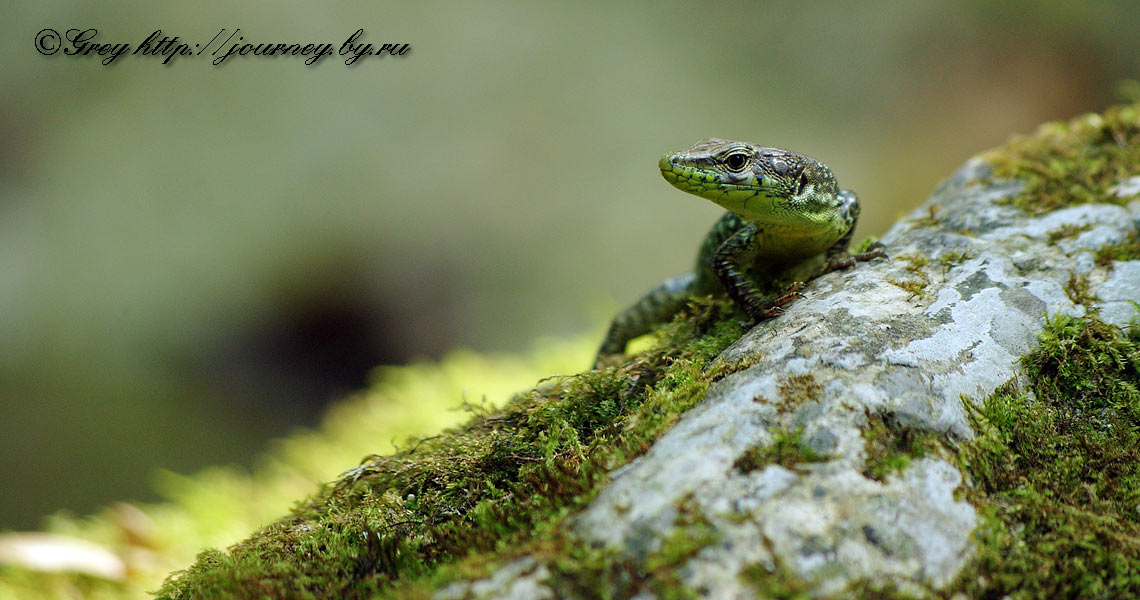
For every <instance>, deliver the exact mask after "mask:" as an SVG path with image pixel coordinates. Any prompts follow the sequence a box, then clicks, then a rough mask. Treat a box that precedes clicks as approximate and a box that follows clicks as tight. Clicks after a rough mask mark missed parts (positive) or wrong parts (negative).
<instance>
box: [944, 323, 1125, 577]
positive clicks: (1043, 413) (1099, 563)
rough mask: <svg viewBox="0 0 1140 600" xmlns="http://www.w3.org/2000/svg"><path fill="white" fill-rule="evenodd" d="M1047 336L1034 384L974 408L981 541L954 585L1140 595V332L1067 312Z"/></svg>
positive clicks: (970, 461)
mask: <svg viewBox="0 0 1140 600" xmlns="http://www.w3.org/2000/svg"><path fill="white" fill-rule="evenodd" d="M1039 340H1040V347H1039V348H1037V349H1036V350H1034V351H1032V352H1030V353H1029V354H1027V355H1026V356H1024V357H1023V358H1022V359H1021V364H1022V367H1023V368H1024V370H1025V373H1026V375H1027V377H1028V385H1027V386H1026V387H1025V388H1020V387H1018V386H1017V385H1016V384H1014V383H1013V382H1011V383H1009V384H1007V385H1006V386H1004V387H1003V388H1001V389H999V390H998V391H996V392H995V393H994V394H993V395H991V396H990V397H989V398H987V399H986V400H985V401H984V402H983V403H982V404H981V406H980V407H971V411H972V414H971V419H972V421H973V424H974V428H975V430H976V431H977V432H978V437H977V438H976V439H974V440H973V441H971V442H969V443H967V444H964V445H963V446H962V448H961V454H960V456H959V458H960V460H961V464H962V468H963V470H964V471H965V472H966V473H968V475H969V477H970V478H971V479H972V481H973V486H972V487H971V488H969V489H968V490H967V494H968V496H969V497H970V500H971V502H972V503H973V504H974V505H975V506H977V507H978V508H979V513H980V516H981V520H980V523H979V526H978V529H977V530H976V531H975V538H976V539H977V540H978V544H979V546H978V553H977V555H976V556H975V558H974V559H973V560H972V563H971V565H969V566H968V567H967V568H966V569H964V570H963V573H962V574H961V576H960V577H959V580H958V582H957V584H956V585H954V586H951V590H950V591H957V592H966V593H967V594H969V595H970V596H971V597H995V598H996V597H1003V596H1005V597H1010V598H1015V599H1018V598H1054V597H1063V598H1073V597H1082V598H1123V597H1140V331H1137V328H1135V327H1134V328H1132V329H1131V331H1130V332H1129V333H1123V332H1121V331H1120V330H1119V329H1117V328H1116V327H1114V326H1112V325H1109V324H1106V323H1104V322H1103V321H1101V320H1100V319H1099V318H1098V317H1097V316H1096V315H1090V316H1087V317H1084V318H1079V319H1078V318H1073V317H1069V316H1065V315H1058V316H1054V317H1052V318H1050V319H1048V320H1047V322H1046V327H1045V330H1044V331H1043V332H1042V333H1041V335H1040V336H1039ZM946 595H947V596H949V595H950V592H947V593H946ZM1006 595H1008V596H1006Z"/></svg>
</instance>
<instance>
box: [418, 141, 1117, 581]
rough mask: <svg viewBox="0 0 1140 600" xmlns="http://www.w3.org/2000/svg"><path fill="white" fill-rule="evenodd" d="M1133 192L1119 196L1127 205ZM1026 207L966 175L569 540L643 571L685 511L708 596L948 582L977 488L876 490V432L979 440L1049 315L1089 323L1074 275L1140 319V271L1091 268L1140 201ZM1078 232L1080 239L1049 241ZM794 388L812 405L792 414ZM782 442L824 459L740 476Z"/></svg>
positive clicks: (905, 485)
mask: <svg viewBox="0 0 1140 600" xmlns="http://www.w3.org/2000/svg"><path fill="white" fill-rule="evenodd" d="M1136 179H1137V178H1133V179H1131V180H1127V181H1125V182H1121V183H1120V184H1119V186H1117V189H1119V190H1125V191H1128V190H1132V189H1133V188H1134V187H1136V186H1137V185H1140V184H1137V183H1136V181H1134V180H1136ZM1020 189H1021V184H1020V183H1019V182H1016V181H1002V180H995V179H993V176H992V174H991V171H990V167H989V165H988V164H987V163H985V162H984V161H982V160H979V159H974V160H972V161H970V162H969V163H967V164H966V165H965V166H964V167H963V168H962V169H961V170H960V171H958V172H957V173H956V174H955V175H954V176H952V177H951V178H950V179H949V180H947V181H946V182H945V183H943V184H942V185H941V186H940V187H939V188H938V189H937V190H936V191H935V193H934V195H933V196H932V197H931V198H930V199H929V200H928V201H927V202H926V203H925V204H924V205H923V206H922V207H920V208H918V209H916V210H915V211H914V212H913V213H911V214H910V215H909V216H908V217H907V218H905V219H903V220H902V221H901V222H899V223H898V224H896V225H895V226H894V227H893V228H892V229H891V230H890V232H889V233H887V234H886V235H885V236H884V237H883V239H882V240H881V241H882V242H883V243H884V244H885V245H886V247H887V252H888V253H889V254H890V257H891V258H890V260H887V261H875V262H870V263H863V264H860V265H858V266H857V267H856V268H854V269H851V270H848V271H844V272H836V273H831V274H829V275H827V276H825V277H822V278H820V279H818V280H816V281H814V282H813V283H812V284H811V285H810V286H809V287H808V288H807V290H805V292H804V294H805V296H806V297H805V298H803V299H801V300H798V301H796V302H794V303H792V304H790V305H788V306H787V307H786V313H785V314H783V315H782V316H781V317H779V318H777V319H772V320H769V321H765V322H762V323H761V324H759V325H758V326H756V327H755V328H753V329H752V330H751V331H750V332H748V333H747V334H746V335H745V336H744V337H742V338H741V339H740V340H739V341H738V342H736V343H735V344H734V345H732V346H731V347H730V348H728V349H727V350H726V351H724V352H723V353H722V354H721V355H720V357H719V358H718V359H717V361H716V362H715V363H714V364H713V365H712V366H710V367H709V368H710V369H716V368H718V366H719V367H722V368H727V369H728V370H729V371H731V370H733V369H732V365H751V366H746V368H742V369H738V370H736V372H733V373H731V374H730V375H728V376H726V377H724V378H723V379H720V380H719V381H717V382H716V383H715V384H713V386H712V387H711V388H710V389H709V392H708V395H707V397H706V398H705V400H704V401H703V402H701V403H700V404H698V405H697V406H696V407H695V408H693V409H691V410H690V411H689V412H687V413H686V414H685V415H684V416H683V417H682V418H681V420H680V422H678V423H677V424H676V425H675V426H674V427H673V428H672V429H671V430H670V431H668V432H667V433H666V434H665V435H664V436H662V437H661V438H660V439H659V440H658V441H657V442H656V443H655V444H654V445H653V447H652V448H651V449H650V450H649V451H648V452H647V453H646V454H645V455H643V456H641V457H640V458H638V459H636V460H635V461H633V462H632V463H631V464H629V465H627V466H625V467H623V468H621V469H619V470H617V471H615V472H614V473H612V481H611V482H610V483H609V484H608V486H606V487H605V488H604V489H603V490H602V492H601V493H600V494H599V495H598V496H597V497H596V498H595V499H594V501H593V502H592V503H591V504H590V505H589V506H588V507H587V508H586V509H585V510H584V511H582V512H581V513H580V514H578V515H577V516H576V517H575V518H574V519H573V520H572V530H573V531H574V533H575V534H577V535H578V536H581V538H583V539H584V540H586V541H588V542H589V543H591V544H594V545H598V546H602V547H608V548H612V549H616V551H618V552H621V553H625V554H627V555H630V556H632V557H633V560H635V561H645V560H646V559H647V557H650V556H652V555H653V554H654V553H655V552H659V551H660V550H661V548H662V545H663V544H664V543H665V540H666V539H668V537H669V536H670V534H671V532H673V531H675V530H676V529H677V528H678V527H679V526H678V525H677V523H678V521H679V520H680V517H681V516H682V513H683V512H693V513H697V514H700V515H702V518H704V519H706V520H707V522H708V523H710V524H711V526H712V527H713V528H714V529H715V531H716V534H717V537H716V542H715V543H712V544H709V545H707V546H705V547H704V548H702V549H701V550H700V551H699V552H697V553H696V554H695V555H694V556H693V557H692V558H691V559H689V560H688V562H687V563H686V564H685V565H684V567H683V568H681V569H679V571H678V572H679V574H680V577H681V580H682V581H683V583H684V584H685V585H686V586H688V587H690V588H691V589H693V590H695V591H696V592H697V593H698V594H699V595H701V596H702V597H708V598H751V597H755V596H756V590H755V588H753V587H750V585H749V584H748V583H747V581H746V580H747V579H748V573H749V572H750V570H751V572H756V571H755V570H756V569H759V572H761V573H765V572H767V573H778V572H784V573H789V574H791V575H792V576H793V577H794V578H796V579H797V580H800V581H804V582H808V585H809V586H810V587H809V588H808V589H810V590H811V593H812V594H813V595H814V596H817V597H827V596H829V595H833V594H838V593H839V592H841V591H843V590H844V589H846V588H847V586H848V585H849V584H851V583H852V582H855V581H865V582H866V581H869V582H879V583H883V584H889V585H893V586H896V587H897V588H898V589H900V590H901V591H909V592H912V593H916V594H921V593H922V592H923V590H930V589H940V588H943V587H944V586H946V585H947V584H949V583H950V582H952V581H953V580H954V579H955V577H957V576H958V574H959V572H960V570H961V569H962V567H963V565H964V564H965V563H966V561H967V560H968V558H969V557H970V556H971V555H972V552H973V547H972V542H971V537H970V536H971V532H972V531H973V529H974V527H975V525H976V523H977V520H978V515H977V514H976V512H975V508H974V507H973V506H972V505H971V504H970V503H969V502H967V501H966V500H965V499H961V498H960V497H958V498H957V499H956V494H955V491H956V490H958V489H960V486H962V485H963V483H964V481H966V478H965V477H964V476H963V474H962V473H960V472H959V471H958V468H957V467H955V466H954V464H952V463H951V462H949V461H948V460H946V458H944V457H941V456H927V457H924V458H921V459H918V460H914V461H911V462H910V463H909V465H908V466H906V468H905V470H903V471H902V473H901V474H887V475H886V476H885V477H883V478H882V480H877V479H875V478H873V477H870V476H868V474H866V471H867V468H868V458H869V457H868V444H869V438H870V437H873V434H871V433H870V432H871V424H872V423H873V422H874V421H876V420H878V421H879V422H886V423H891V424H892V425H893V426H896V427H910V428H913V429H914V430H915V431H921V432H928V433H933V434H936V435H941V436H943V437H944V438H945V439H948V440H951V441H959V442H960V441H965V440H970V439H971V438H973V436H974V435H975V432H974V431H972V430H971V426H970V421H969V419H968V418H967V410H966V406H965V405H964V402H969V401H978V400H980V399H982V398H984V397H986V396H987V395H989V394H990V393H991V392H992V391H993V390H994V389H995V388H997V387H998V386H1000V385H1001V384H1003V383H1004V382H1006V381H1008V380H1010V379H1012V378H1014V377H1015V376H1016V375H1017V374H1018V366H1017V362H1016V361H1017V359H1018V358H1019V357H1020V356H1022V355H1024V354H1026V353H1027V352H1029V351H1030V350H1032V349H1033V348H1034V347H1035V346H1036V344H1037V341H1036V340H1037V335H1038V334H1039V333H1040V332H1041V330H1042V328H1043V326H1044V321H1045V315H1046V314H1054V313H1065V314H1069V315H1073V316H1081V315H1084V314H1085V313H1086V311H1087V310H1089V309H1090V308H1091V307H1087V306H1085V305H1082V304H1080V303H1078V302H1075V301H1074V299H1073V298H1071V297H1070V293H1071V289H1070V288H1071V286H1072V278H1073V277H1075V276H1078V275H1081V276H1086V277H1087V280H1088V282H1089V285H1090V292H1091V293H1092V294H1093V295H1095V296H1098V297H1099V299H1100V301H1099V302H1098V303H1096V304H1095V305H1093V306H1092V307H1095V308H1100V309H1101V310H1102V311H1103V314H1104V316H1105V318H1106V319H1107V320H1109V321H1110V322H1112V323H1115V324H1118V325H1121V324H1124V323H1127V321H1128V320H1129V319H1131V318H1133V317H1134V316H1136V307H1135V306H1134V305H1132V304H1131V303H1130V301H1131V300H1137V299H1140V261H1128V262H1120V263H1117V264H1116V265H1115V268H1114V269H1112V270H1111V272H1109V271H1108V270H1107V269H1105V268H1104V267H1101V266H1098V265H1097V264H1096V263H1095V261H1094V259H1093V253H1094V252H1095V251H1096V249H1098V248H1100V247H1102V246H1104V245H1107V244H1113V243H1118V242H1121V241H1122V240H1125V239H1127V238H1128V234H1129V232H1130V231H1131V230H1132V228H1133V227H1134V226H1135V225H1134V222H1137V221H1140V203H1136V202H1133V203H1132V204H1131V205H1129V206H1128V207H1127V208H1125V207H1122V206H1119V205H1117V204H1107V203H1106V204H1082V205H1077V206H1072V207H1068V208H1063V209H1060V210H1055V211H1053V212H1048V213H1045V214H1042V215H1038V216H1033V215H1031V214H1029V213H1028V212H1026V211H1023V210H1020V209H1018V208H1016V207H1014V206H1012V205H1011V204H1010V203H1009V202H1007V201H1008V200H1009V199H1010V198H1012V197H1013V196H1014V195H1016V194H1017V193H1018V192H1019V190H1020ZM1137 189H1140V188H1137ZM1129 193H1135V192H1129ZM1065 228H1069V230H1070V231H1072V232H1075V233H1074V234H1073V235H1072V236H1064V237H1062V238H1061V239H1059V240H1058V239H1055V237H1056V236H1055V234H1054V232H1057V231H1062V230H1064V229H1065ZM1051 238H1053V239H1051ZM1078 300H1079V299H1078ZM797 376H798V377H810V378H811V382H812V385H813V386H815V389H814V391H813V393H811V394H807V395H806V397H800V398H788V397H787V396H788V391H787V386H788V385H789V381H792V378H795V377H797ZM780 432H798V435H799V436H800V439H802V440H803V441H804V445H805V446H806V447H808V448H810V449H811V450H812V451H813V452H815V453H817V454H819V455H825V460H818V461H812V462H803V463H799V464H797V465H795V468H786V467H784V466H779V465H775V464H771V465H768V466H766V467H764V468H761V469H757V470H754V471H742V470H741V469H740V468H738V466H737V465H738V461H739V460H740V459H741V457H742V456H744V455H745V454H746V453H747V452H749V451H750V449H753V448H758V447H759V448H764V447H768V446H771V445H772V444H773V443H774V441H775V436H777V435H780ZM680 507H684V508H683V509H682V508H680ZM512 569H513V570H518V567H517V566H515V565H514V564H513V563H512V565H508V566H507V567H504V568H503V570H500V571H499V572H498V573H496V574H495V575H494V576H493V577H492V578H491V579H490V580H489V581H492V582H497V583H496V584H495V585H494V586H493V587H494V588H495V589H498V590H501V591H502V593H501V594H491V595H486V594H483V593H481V592H480V593H478V594H475V597H479V598H484V597H503V598H505V597H512V594H513V592H512V590H513V589H514V588H513V587H511V586H512V585H514V584H511V583H506V582H502V581H500V579H502V578H503V577H504V576H505V575H509V574H510V573H512V572H514V571H512ZM524 570H525V573H523V574H521V575H519V576H518V579H517V580H519V581H521V580H522V579H524V578H525V579H526V580H527V581H530V582H531V584H534V585H535V586H539V584H538V583H535V581H534V578H535V573H538V572H539V571H538V570H537V567H535V566H534V565H530V566H528V567H527V568H526V569H524ZM531 584H528V585H531ZM469 585H471V586H475V585H478V584H469ZM448 589H457V588H448ZM470 589H472V590H474V589H475V588H474V587H471V588H470ZM528 589H530V590H531V593H534V594H540V593H548V592H549V593H552V592H553V590H551V589H550V588H541V587H535V588H528ZM437 597H440V598H448V597H452V596H449V595H448V592H447V591H446V590H445V591H444V592H441V593H440V594H439V595H438V596H437ZM535 597H539V596H535Z"/></svg>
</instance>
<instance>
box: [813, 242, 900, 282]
mask: <svg viewBox="0 0 1140 600" xmlns="http://www.w3.org/2000/svg"><path fill="white" fill-rule="evenodd" d="M885 249H886V246H884V245H882V244H880V243H879V242H875V243H873V244H871V245H870V246H868V247H867V251H866V252H860V253H859V254H848V253H847V252H841V253H839V254H836V255H835V256H832V257H831V258H829V259H827V263H825V264H824V265H823V273H820V274H821V275H822V274H824V273H830V272H832V271H842V270H844V269H850V268H851V267H853V266H855V263H857V262H865V261H868V260H873V259H876V258H887V253H886V252H884V250H885Z"/></svg>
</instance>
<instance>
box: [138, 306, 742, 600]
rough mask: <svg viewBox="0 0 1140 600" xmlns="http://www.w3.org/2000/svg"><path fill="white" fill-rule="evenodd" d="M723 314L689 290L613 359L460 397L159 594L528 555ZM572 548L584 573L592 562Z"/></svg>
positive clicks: (652, 417)
mask: <svg viewBox="0 0 1140 600" xmlns="http://www.w3.org/2000/svg"><path fill="white" fill-rule="evenodd" d="M732 314H733V309H732V306H731V304H730V303H729V302H728V301H726V300H724V301H714V300H710V299H699V300H696V301H694V302H693V303H692V305H691V307H690V309H689V310H688V311H687V312H686V313H685V314H684V315H681V316H679V317H678V318H677V319H676V320H675V321H674V322H673V323H671V324H669V325H667V326H665V327H664V328H662V329H661V330H660V331H659V332H658V337H659V338H660V339H661V343H660V344H659V345H658V346H657V347H656V348H655V349H654V350H652V351H650V352H647V353H644V354H642V355H640V356H638V357H636V358H635V359H633V360H632V361H630V362H628V363H626V364H624V365H621V366H618V367H611V368H608V369H605V370H600V371H590V372H586V373H582V374H579V375H576V376H569V377H563V378H560V379H556V380H551V381H548V382H547V383H545V384H544V385H543V386H540V387H539V388H536V389H534V390H531V391H529V392H526V393H524V394H520V395H518V396H516V397H515V398H514V399H512V400H511V401H510V402H509V403H508V404H507V405H506V406H504V407H503V408H501V409H491V408H487V407H472V410H473V412H474V414H473V416H472V418H471V419H470V420H469V421H468V422H467V423H466V424H465V425H463V426H462V427H459V428H457V429H452V430H448V431H445V432H444V433H442V434H440V435H438V436H434V437H430V438H423V439H419V440H416V441H414V442H413V443H411V444H409V445H407V446H404V447H402V448H400V449H398V450H397V451H396V452H395V453H394V454H391V455H387V456H369V457H366V459H365V460H364V462H363V463H362V464H361V465H360V466H358V467H356V468H354V469H352V470H351V471H350V472H348V473H346V474H345V475H344V476H343V477H342V478H341V479H340V480H338V481H337V482H335V483H333V484H329V485H327V486H325V487H324V488H322V489H321V490H320V491H319V492H318V493H317V494H316V495H314V496H313V497H311V498H310V499H309V500H307V501H305V502H304V503H302V504H300V505H298V506H297V507H296V508H294V510H293V512H292V514H291V515H290V516H288V517H286V518H284V519H281V520H279V521H277V522H276V523H274V524H272V525H270V526H268V527H266V528H264V529H262V530H261V531H259V532H258V533H257V534H255V535H254V536H253V537H251V538H249V539H247V540H245V541H244V542H241V543H239V544H237V545H235V546H233V547H231V548H230V549H229V550H228V551H227V552H225V553H222V552H218V551H208V552H206V553H203V554H202V555H200V557H199V560H198V562H197V563H196V564H195V565H194V566H193V567H191V568H190V569H187V570H185V571H182V572H180V573H177V574H175V575H174V576H172V578H171V579H169V580H168V581H167V582H166V583H165V584H164V585H163V588H162V589H161V590H160V596H161V597H166V598H187V597H201V596H214V595H222V596H232V597H262V596H269V597H295V596H306V595H314V596H321V595H325V596H327V595H333V596H337V597H345V598H355V597H373V596H375V595H377V594H382V595H384V594H397V595H406V594H422V593H423V590H425V589H427V588H428V587H430V586H435V585H438V584H440V583H441V582H443V581H446V580H448V579H452V578H456V577H461V576H464V577H469V576H476V575H478V574H479V573H488V572H490V570H491V569H493V568H494V566H495V565H497V564H500V563H501V562H502V561H504V560H506V559H508V558H509V557H512V556H517V555H520V554H519V553H520V551H521V549H523V548H529V550H528V552H531V553H533V552H538V551H540V550H541V547H540V546H539V545H536V544H537V542H536V541H535V540H536V538H535V532H536V531H540V532H542V531H545V532H548V533H551V532H556V531H558V524H559V523H560V522H561V520H562V519H563V518H564V517H565V515H567V514H568V513H569V512H570V511H573V510H576V509H579V508H581V507H583V506H585V504H586V503H587V502H589V500H590V499H592V498H593V496H594V494H595V493H596V492H597V491H598V489H600V487H601V486H602V484H603V483H604V482H605V481H606V479H607V475H606V472H607V471H608V470H609V469H612V468H614V467H616V466H619V465H622V464H625V463H626V462H628V461H629V460H631V459H632V458H634V457H636V456H638V455H640V454H642V453H643V452H645V450H647V449H648V448H649V446H650V444H651V443H652V442H653V440H654V439H656V438H657V436H659V435H660V434H661V433H663V432H664V431H666V430H667V429H668V428H669V427H670V426H671V425H672V423H673V422H674V421H675V420H676V419H677V418H679V416H680V415H681V413H683V412H684V411H685V410H687V409H688V408H690V407H692V406H693V405H694V404H696V403H697V402H698V401H700V399H702V398H703V397H704V394H705V390H706V389H707V386H708V378H707V376H705V375H704V374H702V368H703V367H704V366H705V364H706V363H707V362H708V361H709V360H710V359H711V358H712V357H713V356H715V355H716V354H717V353H719V352H720V350H722V349H723V348H724V347H726V346H727V345H728V344H729V343H731V342H732V341H734V340H735V339H736V338H738V337H739V336H740V334H741V333H742V330H741V328H740V326H739V325H738V324H737V323H736V322H735V321H734V320H733V319H732V318H731V315H732ZM568 543H569V544H570V547H563V548H561V550H566V551H571V550H573V545H574V543H573V541H572V540H571V541H570V542H568ZM578 553H579V554H580V555H582V557H583V558H582V561H581V565H579V566H580V567H581V569H583V570H586V571H589V570H592V569H594V568H596V567H597V565H594V562H596V561H597V560H602V561H603V562H604V558H598V557H597V556H595V555H592V554H589V553H588V552H585V551H583V550H582V549H580V548H579V549H578ZM591 565H593V566H591ZM597 568H601V567H597ZM604 568H606V569H609V568H610V567H609V566H605V567H604ZM572 572H574V569H571V568H569V567H568V568H567V570H566V573H572ZM429 582H430V586H429V585H428V583H429ZM417 590H418V591H417Z"/></svg>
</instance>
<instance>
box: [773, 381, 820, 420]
mask: <svg viewBox="0 0 1140 600" xmlns="http://www.w3.org/2000/svg"><path fill="white" fill-rule="evenodd" d="M778 389H779V392H780V400H779V401H778V402H777V403H776V408H777V409H778V410H779V411H780V412H782V413H783V412H790V411H792V410H794V409H795V408H796V407H798V406H800V405H801V404H803V403H805V402H819V394H820V392H822V391H823V386H821V385H819V384H818V383H816V382H815V376H814V375H812V374H811V373H808V374H806V375H792V376H790V377H785V378H783V379H782V380H781V381H780V385H779V388H778Z"/></svg>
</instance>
